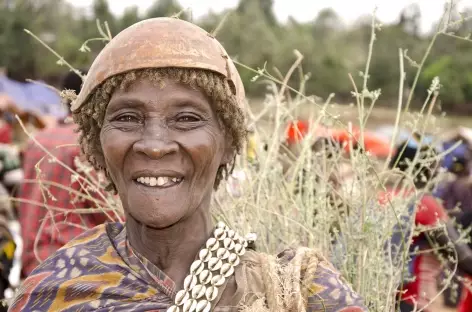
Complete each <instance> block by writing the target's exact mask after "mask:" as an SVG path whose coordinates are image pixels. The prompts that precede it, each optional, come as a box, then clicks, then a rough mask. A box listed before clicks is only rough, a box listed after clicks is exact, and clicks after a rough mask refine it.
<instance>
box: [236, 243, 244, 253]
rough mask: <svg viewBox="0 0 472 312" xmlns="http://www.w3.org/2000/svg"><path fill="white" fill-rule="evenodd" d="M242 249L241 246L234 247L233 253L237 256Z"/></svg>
mask: <svg viewBox="0 0 472 312" xmlns="http://www.w3.org/2000/svg"><path fill="white" fill-rule="evenodd" d="M243 249H244V247H243V245H241V244H236V245H234V252H235V253H237V254H239V253H240V252H241V250H243Z"/></svg>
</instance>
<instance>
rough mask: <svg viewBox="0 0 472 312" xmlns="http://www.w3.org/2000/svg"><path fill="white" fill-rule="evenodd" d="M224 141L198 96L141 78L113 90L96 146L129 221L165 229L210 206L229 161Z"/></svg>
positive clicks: (207, 102)
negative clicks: (217, 180) (220, 171)
mask: <svg viewBox="0 0 472 312" xmlns="http://www.w3.org/2000/svg"><path fill="white" fill-rule="evenodd" d="M225 138H226V137H225V134H224V131H223V129H222V127H221V126H220V123H219V121H218V118H217V116H216V114H215V111H214V110H213V108H212V105H211V101H210V99H209V98H208V97H207V96H206V95H205V94H204V93H203V92H202V91H201V90H199V89H194V88H191V87H190V86H188V85H185V84H182V83H176V82H172V81H165V83H164V87H161V86H159V85H157V84H156V83H152V82H150V81H149V80H147V79H138V80H136V81H135V82H133V83H132V84H131V85H130V86H129V87H128V88H127V89H125V90H121V89H118V90H117V91H115V93H114V94H113V96H112V97H111V99H110V102H109V104H108V106H107V110H106V113H105V119H104V123H103V127H102V129H101V132H100V141H101V146H102V150H103V155H104V158H105V164H106V168H107V170H108V172H109V174H110V177H111V179H112V180H113V182H114V184H115V186H116V188H117V190H118V194H119V196H120V198H121V201H122V203H123V207H124V209H125V211H126V213H127V216H128V217H131V218H133V219H135V220H136V221H138V222H139V223H141V224H144V225H147V226H149V227H152V228H166V227H169V226H172V225H174V224H176V223H178V222H179V221H180V220H184V219H186V218H188V217H190V216H191V215H193V214H194V213H195V212H196V211H197V210H198V209H200V208H202V207H203V208H202V209H205V208H206V207H208V206H209V202H210V199H211V194H212V191H213V186H214V183H215V178H216V174H217V171H218V168H219V167H220V166H221V165H223V164H226V163H228V162H229V161H231V159H232V156H233V151H232V149H231V146H229V144H228V142H227V141H226V139H225Z"/></svg>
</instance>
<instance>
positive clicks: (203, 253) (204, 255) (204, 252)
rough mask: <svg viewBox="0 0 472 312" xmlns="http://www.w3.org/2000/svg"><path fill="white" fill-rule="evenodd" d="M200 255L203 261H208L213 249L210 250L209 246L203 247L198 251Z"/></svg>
mask: <svg viewBox="0 0 472 312" xmlns="http://www.w3.org/2000/svg"><path fill="white" fill-rule="evenodd" d="M198 256H199V258H200V260H202V261H203V262H207V261H208V260H209V259H210V257H211V251H210V250H208V249H207V248H203V249H202V250H200V252H199V253H198Z"/></svg>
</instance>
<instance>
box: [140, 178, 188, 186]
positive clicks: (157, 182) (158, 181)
mask: <svg viewBox="0 0 472 312" xmlns="http://www.w3.org/2000/svg"><path fill="white" fill-rule="evenodd" d="M180 180H181V179H180V178H175V177H174V178H171V177H157V178H156V177H140V178H138V179H137V181H138V182H139V183H141V184H144V185H148V186H166V185H168V184H169V183H171V182H172V183H178V182H180Z"/></svg>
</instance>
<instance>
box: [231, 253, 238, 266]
mask: <svg viewBox="0 0 472 312" xmlns="http://www.w3.org/2000/svg"><path fill="white" fill-rule="evenodd" d="M228 262H229V263H231V265H232V266H237V265H238V264H239V262H240V260H239V256H238V255H237V254H234V253H232V254H230V255H229V258H228Z"/></svg>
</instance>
